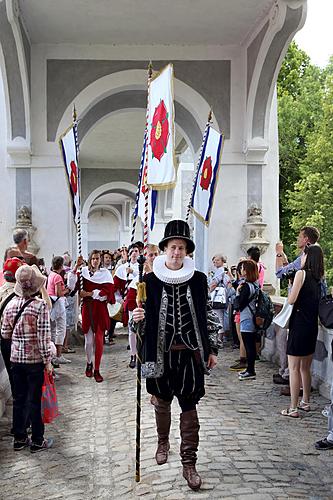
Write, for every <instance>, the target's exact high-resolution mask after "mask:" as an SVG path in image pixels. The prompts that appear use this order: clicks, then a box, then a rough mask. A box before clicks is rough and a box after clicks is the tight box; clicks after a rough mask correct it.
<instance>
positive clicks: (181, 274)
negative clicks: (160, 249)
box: [153, 255, 195, 285]
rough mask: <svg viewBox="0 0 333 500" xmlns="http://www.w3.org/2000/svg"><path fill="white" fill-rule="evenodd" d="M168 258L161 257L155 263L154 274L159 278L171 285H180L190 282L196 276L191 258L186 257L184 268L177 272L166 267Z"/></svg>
mask: <svg viewBox="0 0 333 500" xmlns="http://www.w3.org/2000/svg"><path fill="white" fill-rule="evenodd" d="M165 260H166V256H165V255H160V256H159V257H156V259H155V260H154V262H153V272H154V274H155V275H156V276H157V278H158V279H159V280H161V281H163V282H164V283H168V284H169V285H179V284H181V283H185V282H186V281H188V280H190V279H191V278H192V276H193V274H194V271H195V268H194V261H193V259H191V258H190V257H185V259H184V261H183V267H182V268H181V269H178V270H177V271H173V270H172V269H168V268H167V267H166V265H165Z"/></svg>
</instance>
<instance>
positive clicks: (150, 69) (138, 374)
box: [135, 61, 153, 483]
mask: <svg viewBox="0 0 333 500" xmlns="http://www.w3.org/2000/svg"><path fill="white" fill-rule="evenodd" d="M152 74H153V65H152V63H151V61H150V63H149V65H148V82H147V83H148V85H147V87H148V92H147V113H146V134H145V138H146V156H145V162H144V166H143V172H142V175H143V176H144V174H145V172H146V167H147V165H148V140H149V137H148V119H149V92H150V82H151V77H152ZM146 181H147V176H146V175H145V176H144V177H143V179H142V183H143V185H144V186H145V217H144V230H143V243H144V249H145V253H146V251H147V244H148V201H149V198H148V196H149V189H148V186H147V182H146ZM145 260H146V259H145V257H144V256H143V255H140V256H139V258H138V263H139V283H142V280H143V265H144V262H145ZM141 306H144V303H143V301H142V303H141ZM142 333H143V324H142V322H140V323H139V325H138V330H137V333H136V352H137V356H136V357H137V365H136V368H137V372H136V456H135V481H136V482H137V483H139V482H140V479H141V473H140V456H141V365H142V358H141V355H142Z"/></svg>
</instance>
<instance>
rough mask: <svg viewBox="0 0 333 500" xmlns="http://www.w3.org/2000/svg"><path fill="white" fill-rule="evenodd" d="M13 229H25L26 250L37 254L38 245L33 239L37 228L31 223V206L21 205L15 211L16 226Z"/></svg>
mask: <svg viewBox="0 0 333 500" xmlns="http://www.w3.org/2000/svg"><path fill="white" fill-rule="evenodd" d="M14 229H25V230H26V231H28V234H29V245H28V251H29V252H31V253H33V254H34V255H37V254H38V251H39V246H38V245H37V243H36V242H35V240H34V234H35V232H36V231H37V228H36V227H35V226H34V225H33V224H32V217H31V208H29V207H27V206H25V205H22V206H21V207H20V208H19V209H18V210H17V213H16V226H15V228H14Z"/></svg>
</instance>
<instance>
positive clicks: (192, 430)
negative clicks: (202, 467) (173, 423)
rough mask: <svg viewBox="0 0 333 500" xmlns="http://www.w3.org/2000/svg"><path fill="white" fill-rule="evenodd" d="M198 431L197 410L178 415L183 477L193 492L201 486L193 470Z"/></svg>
mask: <svg viewBox="0 0 333 500" xmlns="http://www.w3.org/2000/svg"><path fill="white" fill-rule="evenodd" d="M199 429H200V425H199V420H198V415H197V410H191V411H186V412H184V413H181V414H180V437H181V443H180V456H181V459H182V464H183V477H184V478H185V479H186V481H187V484H188V485H189V487H190V488H191V489H192V490H194V491H196V490H199V489H200V486H201V477H200V476H199V474H198V473H197V470H196V468H195V464H196V461H197V451H198V444H199Z"/></svg>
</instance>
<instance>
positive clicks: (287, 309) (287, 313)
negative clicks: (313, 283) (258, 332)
mask: <svg viewBox="0 0 333 500" xmlns="http://www.w3.org/2000/svg"><path fill="white" fill-rule="evenodd" d="M305 278H306V272H305V271H304V270H303V271H302V284H301V288H302V286H303V285H304V281H305ZM293 308H294V304H289V303H288V299H286V300H285V303H284V304H283V307H282V309H281V311H280V312H279V313H278V314H277V315H276V316H275V318H273V323H274V324H275V325H277V326H279V327H280V328H289V320H290V317H291V313H292V312H293Z"/></svg>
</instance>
